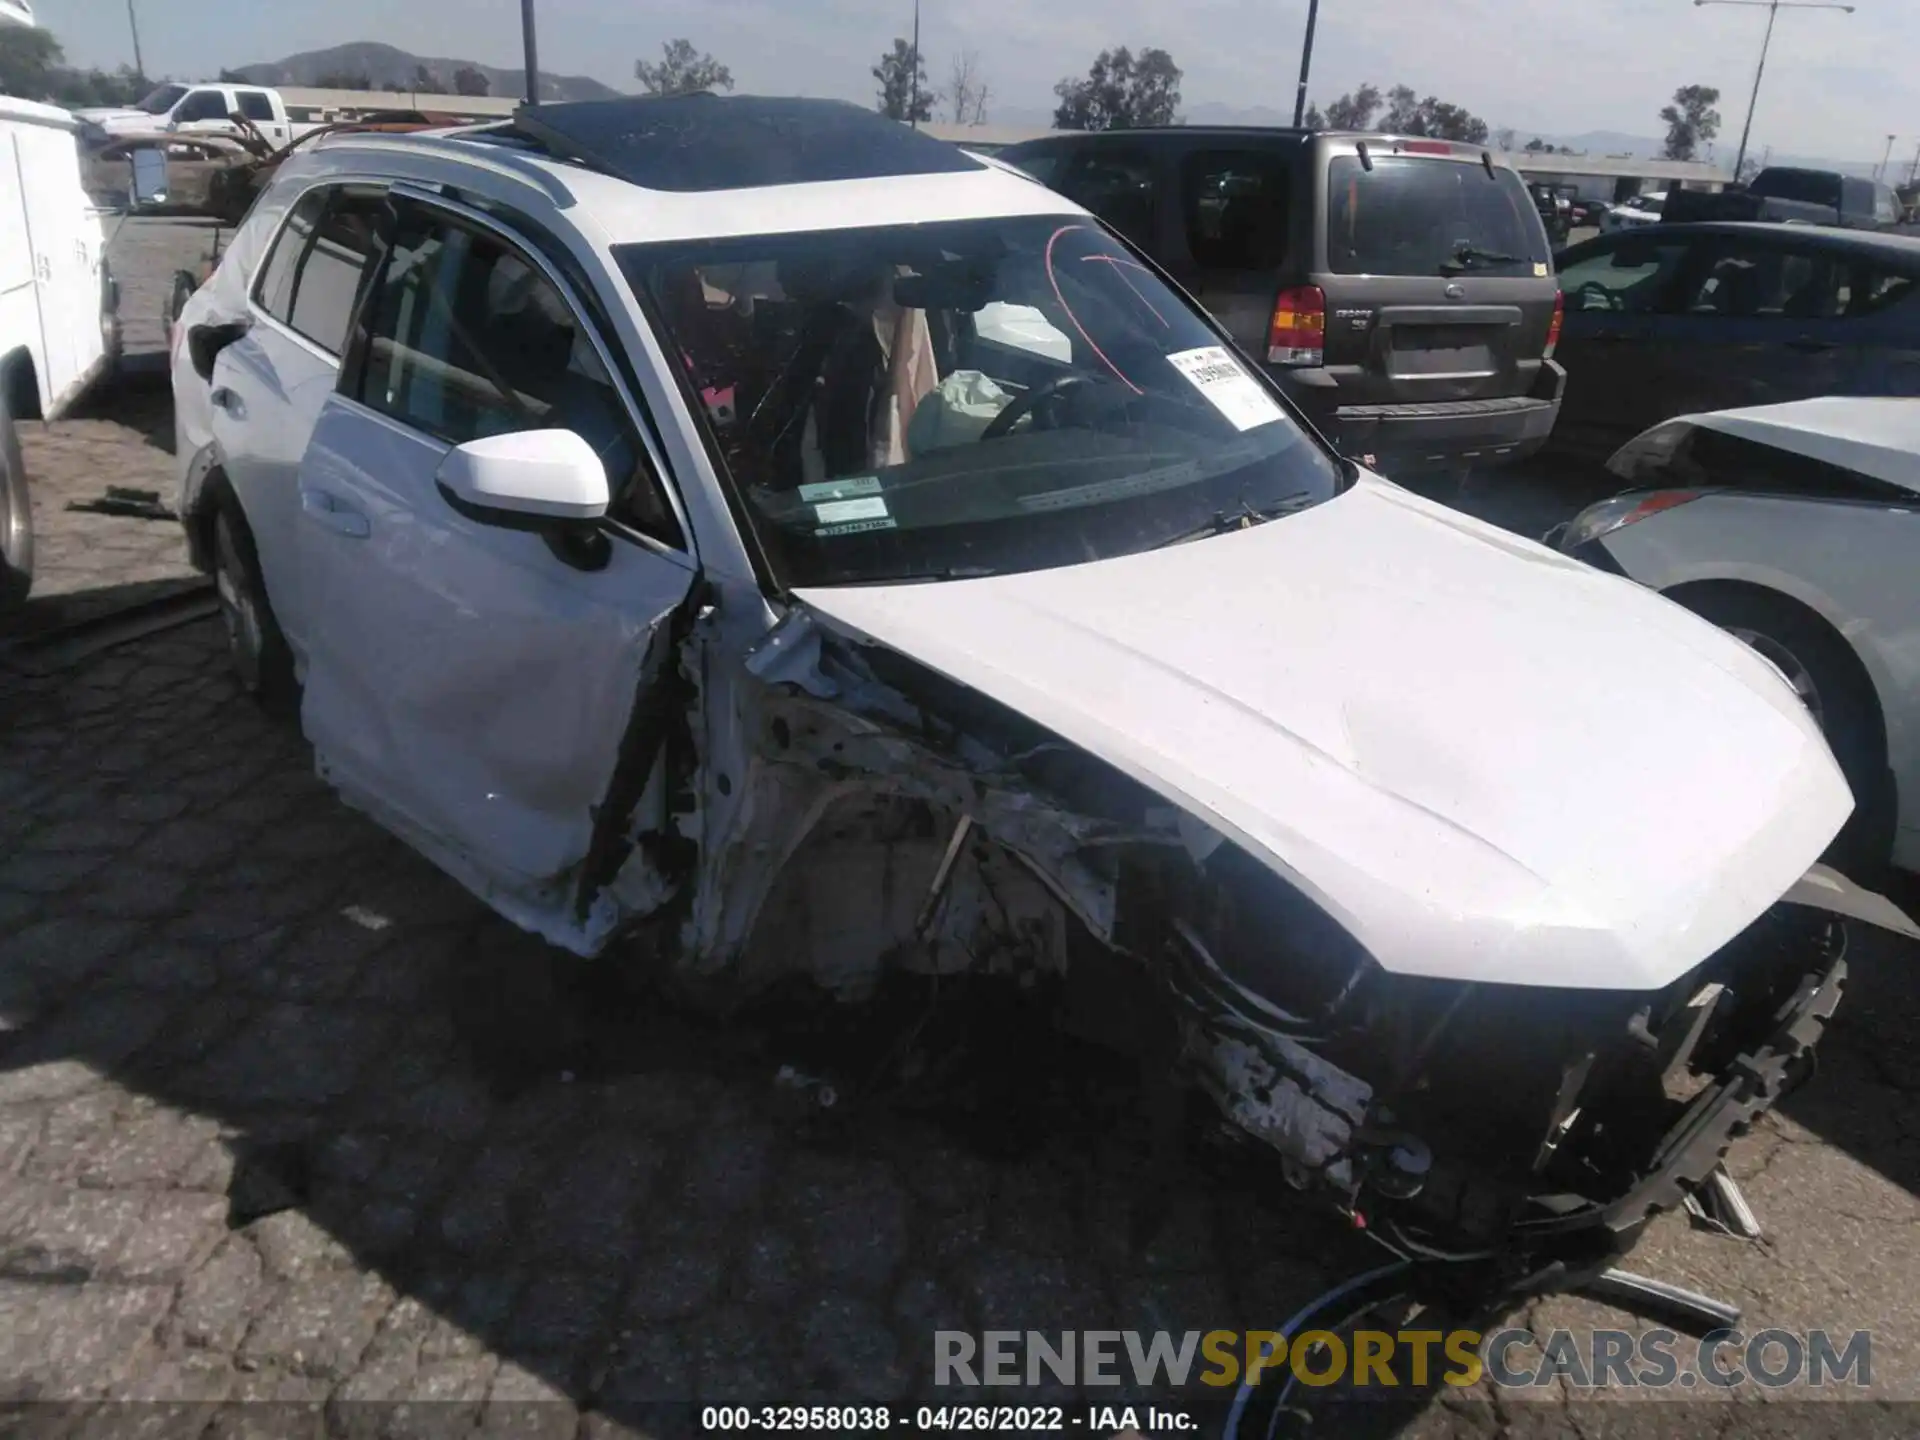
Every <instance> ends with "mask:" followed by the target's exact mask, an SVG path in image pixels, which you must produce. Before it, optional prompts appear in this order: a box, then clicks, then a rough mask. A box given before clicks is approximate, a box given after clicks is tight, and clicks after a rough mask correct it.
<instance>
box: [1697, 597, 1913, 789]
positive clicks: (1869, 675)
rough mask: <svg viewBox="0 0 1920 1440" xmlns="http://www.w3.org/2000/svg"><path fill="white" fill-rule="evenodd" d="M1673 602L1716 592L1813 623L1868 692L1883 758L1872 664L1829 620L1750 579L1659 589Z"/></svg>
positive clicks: (1882, 709)
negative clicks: (1769, 607) (1784, 612)
mask: <svg viewBox="0 0 1920 1440" xmlns="http://www.w3.org/2000/svg"><path fill="white" fill-rule="evenodd" d="M1660 593H1661V594H1662V595H1664V596H1665V597H1666V598H1667V599H1669V600H1671V601H1673V602H1674V603H1675V604H1676V605H1680V606H1683V607H1685V608H1686V609H1688V610H1694V609H1696V608H1697V606H1698V605H1699V603H1700V602H1703V601H1706V600H1709V599H1711V598H1713V597H1717V596H1725V597H1730V598H1732V597H1737V598H1741V599H1745V600H1751V601H1756V602H1758V603H1760V604H1763V605H1770V606H1773V607H1775V608H1776V609H1779V610H1783V611H1786V612H1789V613H1791V614H1793V615H1796V616H1798V617H1799V618H1800V619H1802V620H1804V621H1806V622H1807V623H1808V624H1810V625H1812V626H1814V627H1815V628H1816V629H1817V630H1818V631H1819V632H1820V633H1821V634H1822V635H1823V636H1824V637H1825V638H1826V640H1827V641H1828V643H1830V644H1831V645H1832V646H1833V653H1834V656H1835V658H1836V659H1837V660H1839V661H1840V662H1841V663H1842V664H1844V665H1845V666H1846V667H1847V668H1848V669H1849V671H1851V672H1852V674H1853V677H1854V678H1855V679H1856V680H1858V681H1860V682H1861V684H1862V686H1863V687H1864V689H1865V692H1866V694H1867V695H1868V696H1870V697H1871V698H1872V701H1873V705H1872V714H1871V716H1870V717H1869V718H1870V720H1871V723H1872V726H1873V733H1874V739H1875V741H1876V742H1877V750H1876V758H1877V761H1878V763H1879V764H1881V765H1883V766H1884V765H1885V764H1886V761H1887V747H1888V736H1887V708H1886V698H1885V696H1884V694H1883V693H1882V690H1881V686H1880V682H1879V680H1878V679H1876V678H1875V676H1874V667H1873V666H1871V665H1869V664H1868V663H1867V661H1866V660H1865V658H1863V657H1862V655H1861V653H1860V651H1859V649H1858V648H1857V647H1856V646H1855V645H1854V643H1853V642H1852V641H1851V640H1849V639H1848V638H1847V636H1846V633H1845V632H1844V631H1842V630H1841V629H1840V627H1839V626H1837V625H1835V624H1834V623H1833V621H1831V620H1829V619H1828V618H1827V617H1826V616H1825V615H1823V614H1821V612H1820V611H1819V610H1817V609H1816V608H1814V607H1813V606H1812V605H1809V604H1808V603H1807V602H1806V601H1804V600H1802V599H1800V598H1798V597H1797V596H1793V595H1789V594H1787V593H1786V592H1785V591H1784V590H1776V589H1774V588H1773V587H1772V586H1770V585H1761V584H1758V583H1757V582H1755V581H1751V580H1690V581H1687V582H1685V583H1683V584H1679V585H1675V586H1673V587H1671V588H1670V589H1667V590H1663V591H1661V592H1660Z"/></svg>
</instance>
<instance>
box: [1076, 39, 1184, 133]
mask: <svg viewBox="0 0 1920 1440" xmlns="http://www.w3.org/2000/svg"><path fill="white" fill-rule="evenodd" d="M1181 73H1182V72H1181V70H1180V67H1179V66H1178V65H1176V64H1174V63H1173V56H1171V55H1169V54H1168V53H1167V52H1166V51H1164V50H1158V49H1153V48H1148V49H1145V50H1142V51H1141V52H1140V56H1139V58H1138V59H1135V58H1134V55H1133V52H1132V51H1131V50H1129V49H1127V47H1126V46H1124V45H1122V46H1121V47H1120V48H1119V49H1117V50H1102V51H1101V52H1100V54H1099V57H1098V58H1097V59H1095V60H1094V62H1093V64H1092V66H1091V67H1089V68H1088V70H1087V78H1086V79H1084V80H1075V79H1073V78H1072V77H1071V76H1069V77H1068V78H1066V79H1064V80H1062V81H1060V82H1059V84H1057V85H1055V86H1054V87H1053V93H1054V94H1055V95H1057V96H1059V97H1060V103H1059V105H1058V106H1056V107H1055V108H1054V112H1053V125H1054V128H1055V129H1056V130H1118V129H1128V128H1133V127H1135V126H1142V125H1171V124H1173V123H1174V117H1175V115H1176V114H1177V113H1178V111H1179V109H1180V76H1181Z"/></svg>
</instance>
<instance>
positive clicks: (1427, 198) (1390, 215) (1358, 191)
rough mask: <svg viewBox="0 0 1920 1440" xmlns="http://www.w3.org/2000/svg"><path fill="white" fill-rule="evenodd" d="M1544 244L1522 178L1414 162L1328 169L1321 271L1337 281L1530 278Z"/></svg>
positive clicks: (1350, 159)
mask: <svg viewBox="0 0 1920 1440" xmlns="http://www.w3.org/2000/svg"><path fill="white" fill-rule="evenodd" d="M1547 258H1548V252H1547V237H1546V232H1545V230H1544V229H1543V228H1542V227H1541V224H1540V216H1539V214H1538V213H1537V212H1536V211H1535V209H1534V204H1533V198H1532V197H1531V196H1530V195H1528V194H1527V190H1526V186H1525V185H1524V184H1522V183H1521V180H1520V177H1519V176H1518V175H1516V174H1515V173H1514V172H1513V171H1511V170H1506V169H1501V168H1498V167H1496V168H1495V169H1494V170H1493V172H1492V173H1491V174H1489V173H1488V171H1487V168H1486V167H1485V166H1484V165H1480V164H1477V163H1475V164H1469V163H1466V162H1464V161H1459V160H1446V159H1440V158H1438V157H1434V158H1428V157H1425V156H1418V155H1382V156H1376V157H1374V160H1373V168H1372V169H1371V170H1369V169H1368V168H1367V167H1366V166H1364V165H1362V164H1361V163H1360V160H1359V158H1358V157H1357V156H1353V155H1336V156H1335V157H1334V158H1333V159H1332V160H1331V161H1329V162H1328V165H1327V265H1328V268H1329V269H1331V270H1333V271H1334V272H1335V273H1336V274H1341V275H1443V274H1445V275H1452V274H1489V275H1504V276H1514V275H1532V274H1536V273H1537V274H1542V275H1544V274H1545V273H1546V272H1545V271H1544V270H1536V269H1535V267H1536V266H1544V265H1545V264H1546V263H1547Z"/></svg>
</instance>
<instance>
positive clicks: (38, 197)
mask: <svg viewBox="0 0 1920 1440" xmlns="http://www.w3.org/2000/svg"><path fill="white" fill-rule="evenodd" d="M75 128H76V127H75V123H74V120H73V117H72V116H71V115H69V114H67V112H66V111H64V110H60V109H56V108H55V107H54V106H51V105H39V104H35V103H34V102H33V101H30V100H15V99H12V98H10V97H7V96H0V610H5V609H7V608H8V607H9V606H12V605H16V604H19V603H20V602H21V601H23V600H25V599H26V597H27V591H28V590H29V588H30V587H31V586H32V584H33V506H32V501H31V498H30V496H29V495H28V489H27V472H26V467H25V466H24V464H23V463H22V461H21V456H20V437H19V435H18V433H17V432H16V431H15V429H14V422H15V421H17V420H43V419H44V420H57V419H59V418H60V416H61V415H62V414H64V413H65V412H66V411H67V410H68V409H69V408H70V407H71V406H72V405H73V404H74V402H75V401H77V400H79V399H80V397H81V396H82V395H83V394H84V393H85V392H86V389H87V387H88V386H89V385H91V384H92V383H93V382H94V381H96V380H98V379H99V378H100V377H101V376H102V375H104V374H105V373H106V372H107V371H108V370H109V369H110V368H111V367H112V365H113V363H114V360H115V358H116V357H117V355H118V353H119V348H120V322H119V292H118V291H117V290H116V289H115V287H114V283H113V276H112V273H111V272H110V271H109V269H108V268H107V245H106V236H105V233H104V232H103V231H102V229H101V226H100V215H99V213H98V212H97V211H96V210H95V209H94V208H93V205H92V202H91V201H90V200H89V199H88V198H87V192H86V189H85V187H84V186H83V184H82V180H81V173H80V151H79V147H78V145H77V143H76V139H75Z"/></svg>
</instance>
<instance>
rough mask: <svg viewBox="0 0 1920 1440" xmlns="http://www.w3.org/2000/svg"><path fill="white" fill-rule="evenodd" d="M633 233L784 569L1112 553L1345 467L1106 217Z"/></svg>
mask: <svg viewBox="0 0 1920 1440" xmlns="http://www.w3.org/2000/svg"><path fill="white" fill-rule="evenodd" d="M616 253H617V254H618V255H619V256H620V260H621V263H622V265H623V266H624V267H625V270H626V273H627V276H628V279H629V280H630V282H631V283H632V284H633V285H634V287H635V289H636V290H637V291H639V292H640V293H641V294H642V295H643V297H644V298H645V300H646V302H647V304H648V306H649V308H650V310H651V311H652V313H653V315H654V317H655V321H656V324H657V325H659V326H661V327H663V328H664V330H665V332H666V333H665V336H664V337H663V338H665V339H666V341H667V342H668V346H669V349H670V350H672V351H677V352H678V354H679V355H680V357H681V360H682V363H683V364H684V365H685V366H686V370H687V376H688V380H689V384H690V387H691V389H692V390H693V392H694V393H695V394H697V395H698V396H699V398H700V400H701V402H702V404H701V407H700V408H701V409H702V410H703V411H704V413H705V418H706V420H707V430H708V433H709V436H710V438H711V444H712V446H713V449H714V454H715V460H716V462H717V464H718V465H719V467H720V468H721V470H722V473H723V475H724V476H725V477H726V478H727V479H729V480H730V481H731V483H732V485H733V487H734V489H735V491H736V493H737V495H738V497H739V500H740V505H741V508H742V509H744V511H745V516H746V519H747V521H748V523H749V524H751V526H752V527H753V530H754V533H755V535H756V537H757V538H758V540H759V542H760V545H761V548H762V550H763V551H764V553H765V555H766V557H767V560H768V563H769V565H770V566H771V568H772V570H773V572H774V578H775V579H776V581H777V582H779V583H781V584H783V585H788V586H799V585H833V584H847V583H858V582H862V581H878V580H898V579H913V578H944V577H954V576H963V575H981V574H995V573H1002V572H1006V571H1013V570H1035V569H1044V568H1048V567H1051V566H1057V565H1071V564H1077V563H1080V562H1083V561H1089V560H1099V559H1104V558H1106V557H1109V556H1114V555H1123V554H1129V553H1132V552H1135V551H1139V550H1146V549H1151V548H1154V547H1156V546H1160V545H1165V544H1169V543H1171V542H1173V541H1175V540H1179V539H1185V538H1188V537H1191V536H1194V535H1196V534H1205V533H1208V531H1209V528H1210V527H1211V528H1222V527H1224V525H1226V524H1231V523H1235V522H1236V521H1238V520H1240V519H1242V518H1243V517H1264V516H1267V515H1271V514H1275V513H1278V512H1279V511H1281V510H1287V509H1293V508H1298V507H1302V506H1305V505H1309V504H1312V503H1314V502H1315V501H1318V500H1323V499H1325V498H1327V497H1328V496H1330V495H1332V494H1334V493H1335V492H1336V491H1337V490H1338V489H1339V488H1340V485H1341V483H1342V482H1341V479H1340V476H1341V470H1340V467H1339V466H1338V465H1337V464H1336V463H1335V462H1334V461H1333V460H1332V459H1330V458H1329V457H1328V456H1327V455H1326V454H1325V453H1324V452H1323V451H1322V450H1321V449H1320V448H1319V447H1318V446H1317V445H1316V444H1314V443H1313V442H1312V441H1311V440H1310V439H1309V438H1308V436H1307V435H1306V434H1305V433H1304V432H1303V431H1302V430H1301V429H1300V428H1299V427H1297V426H1296V425H1295V424H1294V422H1293V420H1292V419H1291V418H1290V417H1289V415H1288V413H1287V412H1286V411H1285V410H1284V409H1283V408H1282V406H1281V404H1280V402H1279V401H1278V400H1277V399H1276V398H1275V395H1274V391H1273V390H1272V389H1271V388H1270V387H1269V386H1268V384H1267V383H1266V381H1265V380H1264V379H1263V378H1261V377H1260V376H1259V375H1258V374H1257V373H1256V372H1255V371H1254V370H1253V369H1252V367H1250V366H1249V365H1247V364H1246V362H1244V361H1242V360H1240V359H1239V358H1237V357H1236V356H1235V355H1234V354H1232V353H1231V352H1230V351H1229V350H1228V349H1227V348H1226V346H1225V344H1224V342H1222V340H1221V339H1220V338H1219V336H1218V335H1216V334H1215V333H1214V331H1212V330H1211V329H1210V328H1209V327H1208V326H1207V325H1206V323H1205V322H1204V321H1203V320H1201V319H1200V318H1199V317H1198V316H1197V315H1196V314H1194V312H1193V311H1192V310H1191V309H1189V308H1188V306H1187V304H1186V302H1184V301H1183V300H1181V299H1180V298H1179V297H1178V296H1177V295H1176V294H1174V293H1173V292H1172V291H1171V290H1169V289H1168V288H1167V287H1166V286H1165V285H1163V284H1162V283H1161V282H1160V281H1159V280H1158V279H1157V278H1156V277H1155V275H1154V274H1153V272H1152V271H1151V270H1149V269H1148V268H1147V267H1146V266H1144V265H1142V264H1141V263H1140V262H1139V261H1138V260H1137V259H1135V258H1134V257H1133V256H1132V255H1131V254H1130V253H1129V252H1128V251H1127V250H1126V249H1125V247H1123V246H1122V245H1121V244H1120V243H1119V242H1118V241H1116V240H1115V239H1113V237H1112V236H1110V235H1108V234H1107V233H1106V232H1105V231H1104V230H1102V229H1100V228H1099V226H1098V225H1096V224H1095V223H1094V222H1092V221H1089V220H1087V219H1086V218H1085V217H1072V216H1067V217H1052V216H1019V217H1009V218H1002V219H990V220H970V221H962V222H947V223H936V224H927V225H915V226H910V227H909V226H901V227H895V228H887V229H872V230H838V231H830V232H825V233H811V234H798V235H778V236H767V237H760V238H753V239H729V240H716V241H706V242H696V243H689V244H673V245H635V246H624V247H619V249H618V250H617V252H616ZM1223 517H1224V518H1223ZM1216 522H1217V523H1216Z"/></svg>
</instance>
